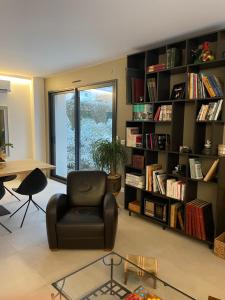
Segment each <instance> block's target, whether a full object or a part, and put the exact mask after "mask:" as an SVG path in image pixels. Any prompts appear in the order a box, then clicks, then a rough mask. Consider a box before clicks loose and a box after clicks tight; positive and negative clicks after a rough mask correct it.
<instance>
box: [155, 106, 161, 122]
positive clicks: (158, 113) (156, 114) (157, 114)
mask: <svg viewBox="0 0 225 300" xmlns="http://www.w3.org/2000/svg"><path fill="white" fill-rule="evenodd" d="M160 110H161V106H158V108H157V111H156V113H155V117H154V121H158V120H159V115H160Z"/></svg>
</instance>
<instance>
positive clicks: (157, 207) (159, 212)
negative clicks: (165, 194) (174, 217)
mask: <svg viewBox="0 0 225 300" xmlns="http://www.w3.org/2000/svg"><path fill="white" fill-rule="evenodd" d="M144 203H145V205H144V214H145V215H146V216H149V217H152V218H155V219H158V220H160V221H163V222H166V221H167V204H166V203H163V202H161V201H157V200H151V199H144Z"/></svg>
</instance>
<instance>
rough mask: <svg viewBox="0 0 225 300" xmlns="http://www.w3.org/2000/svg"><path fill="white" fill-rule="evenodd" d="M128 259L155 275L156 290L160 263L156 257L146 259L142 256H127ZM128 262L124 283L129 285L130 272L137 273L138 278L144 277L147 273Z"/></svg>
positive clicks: (125, 265) (125, 264) (125, 268)
mask: <svg viewBox="0 0 225 300" xmlns="http://www.w3.org/2000/svg"><path fill="white" fill-rule="evenodd" d="M126 259H127V260H129V261H130V262H132V263H133V264H135V265H136V266H138V267H139V268H141V269H143V270H144V271H146V272H149V273H150V274H152V275H153V277H152V278H153V281H154V288H155V289H156V282H157V281H156V278H155V276H157V272H158V261H157V259H156V258H155V257H146V256H142V255H132V254H127V255H126ZM133 264H130V263H129V262H128V261H125V262H124V283H125V284H127V280H128V275H129V272H132V273H136V274H137V276H139V277H143V276H144V275H146V273H145V272H144V271H142V270H140V269H139V268H137V267H136V266H134V265H133Z"/></svg>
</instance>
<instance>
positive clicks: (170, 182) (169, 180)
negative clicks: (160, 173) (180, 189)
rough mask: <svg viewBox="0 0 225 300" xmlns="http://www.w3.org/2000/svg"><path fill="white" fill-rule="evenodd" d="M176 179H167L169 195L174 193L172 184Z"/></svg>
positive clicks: (167, 192)
mask: <svg viewBox="0 0 225 300" xmlns="http://www.w3.org/2000/svg"><path fill="white" fill-rule="evenodd" d="M175 181H176V179H174V178H171V179H167V181H166V195H167V196H168V197H171V198H172V197H173V193H172V184H173V183H174V182H175Z"/></svg>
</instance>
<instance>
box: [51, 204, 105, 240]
mask: <svg viewBox="0 0 225 300" xmlns="http://www.w3.org/2000/svg"><path fill="white" fill-rule="evenodd" d="M56 231H57V233H58V236H61V237H63V238H75V239H76V238H81V237H82V238H100V237H101V238H102V237H103V236H104V221H103V217H102V212H101V211H100V208H99V207H87V206H86V207H73V208H71V209H70V210H69V211H68V212H67V213H66V214H65V215H64V216H63V217H62V218H61V219H60V220H59V221H58V222H57V224H56Z"/></svg>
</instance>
